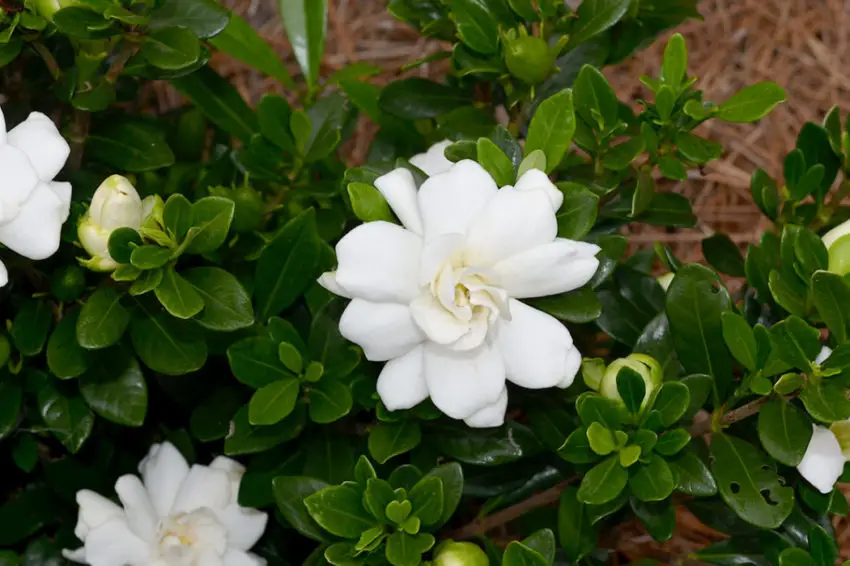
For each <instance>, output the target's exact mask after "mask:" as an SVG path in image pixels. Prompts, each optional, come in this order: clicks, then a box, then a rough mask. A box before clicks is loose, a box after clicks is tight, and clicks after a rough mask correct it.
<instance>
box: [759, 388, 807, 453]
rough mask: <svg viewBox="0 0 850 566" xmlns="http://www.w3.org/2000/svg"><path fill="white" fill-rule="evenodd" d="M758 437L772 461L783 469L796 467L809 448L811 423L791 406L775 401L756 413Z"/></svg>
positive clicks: (763, 406) (785, 402)
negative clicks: (775, 461) (778, 463)
mask: <svg viewBox="0 0 850 566" xmlns="http://www.w3.org/2000/svg"><path fill="white" fill-rule="evenodd" d="M758 433H759V440H760V441H761V445H762V446H763V447H764V449H765V451H766V452H767V453H768V454H769V455H770V456H771V457H773V458H774V459H775V460H777V461H778V462H780V463H782V464H785V465H786V466H796V465H797V464H799V463H800V461H801V460H802V459H803V454H805V453H806V448H808V447H809V441H810V440H811V438H812V423H811V422H810V421H809V419H808V418H807V417H806V414H805V413H804V412H803V411H801V410H800V409H798V408H797V407H795V406H794V405H793V404H792V403H790V402H788V401H785V400H784V399H779V398H775V399H771V400H770V401H768V402H767V403H765V404H764V405H762V407H761V409H760V410H759V416H758Z"/></svg>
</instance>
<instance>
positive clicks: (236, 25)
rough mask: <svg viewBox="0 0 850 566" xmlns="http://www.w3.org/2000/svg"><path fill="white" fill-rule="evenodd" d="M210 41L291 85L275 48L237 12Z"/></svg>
mask: <svg viewBox="0 0 850 566" xmlns="http://www.w3.org/2000/svg"><path fill="white" fill-rule="evenodd" d="M210 43H212V45H213V47H215V48H216V49H218V50H219V51H222V52H224V53H227V54H228V55H230V56H231V57H233V58H235V59H238V60H239V61H242V62H243V63H246V64H248V65H250V66H252V67H254V68H255V69H257V70H258V71H260V72H262V73H264V74H266V75H269V76H271V77H274V78H275V79H277V80H278V81H279V82H281V83H282V84H284V85H286V86H290V87H291V86H292V85H293V82H292V77H290V76H289V71H287V70H286V66H285V65H284V64H283V61H282V60H281V59H280V57H279V56H278V54H277V53H276V52H275V50H274V49H273V48H272V47H271V46H270V45H269V44H268V43H266V42H265V40H263V38H261V37H260V36H259V35H258V34H257V32H256V31H255V30H254V28H253V27H252V26H251V24H249V23H248V22H247V21H245V20H244V19H243V18H241V17H239V16H238V15H237V14H231V15H230V23H228V24H227V27H226V28H224V31H222V32H221V33H219V34H218V35H216V36H215V37H214V38H212V39H211V40H210ZM262 122H263V120H261V122H260V124H261V127H262Z"/></svg>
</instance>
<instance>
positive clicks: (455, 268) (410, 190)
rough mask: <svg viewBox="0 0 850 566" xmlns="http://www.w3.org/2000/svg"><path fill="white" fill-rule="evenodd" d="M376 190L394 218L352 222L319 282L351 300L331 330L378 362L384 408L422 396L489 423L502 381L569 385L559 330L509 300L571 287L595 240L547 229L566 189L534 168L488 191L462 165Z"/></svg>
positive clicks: (565, 344)
mask: <svg viewBox="0 0 850 566" xmlns="http://www.w3.org/2000/svg"><path fill="white" fill-rule="evenodd" d="M375 186H376V187H377V189H378V190H379V191H380V192H381V194H382V195H383V196H384V198H385V199H386V200H387V202H388V203H389V205H390V207H391V208H392V209H393V211H394V212H395V214H396V216H398V218H399V219H400V220H401V222H402V224H403V227H402V226H398V225H396V224H391V223H389V222H383V221H376V222H369V223H366V224H363V225H361V226H358V227H357V228H355V229H354V230H352V231H351V232H349V233H348V234H346V235H345V236H344V237H343V238H342V239H341V240H340V241H339V243H338V244H337V246H336V253H337V259H338V262H339V266H338V268H337V270H336V271H334V272H328V273H325V274H324V275H322V277H321V278H320V280H319V282H320V283H321V284H322V285H323V286H324V287H325V288H327V289H328V290H330V291H331V292H333V293H336V294H337V295H340V296H343V297H347V298H351V299H352V301H351V303H350V304H349V305H348V307H347V308H346V310H345V312H344V313H343V315H342V318H341V320H340V332H341V333H342V335H343V336H345V337H346V338H348V339H349V340H351V341H352V342H354V343H356V344H358V345H360V346H361V347H362V348H363V352H364V354H365V356H366V358H367V359H369V360H372V361H386V362H387V364H386V365H385V366H384V368H383V370H382V372H381V374H380V376H379V378H378V385H377V387H378V393H379V394H380V396H381V400H382V401H383V403H384V405H386V407H387V409H389V410H391V411H395V410H399V409H408V408H410V407H413V406H415V405H417V404H418V403H420V402H422V401H424V400H425V399H427V398H428V397H430V398H431V400H432V401H433V402H434V404H435V405H436V406H437V407H438V408H439V409H440V410H441V411H443V412H444V413H445V414H447V415H448V416H450V417H452V418H454V419H463V420H465V421H466V423H467V424H468V425H470V426H473V427H488V426H498V425H500V424H501V423H502V422H503V421H504V416H505V408H506V407H507V402H508V398H507V389H506V387H505V380H506V379H507V380H509V381H511V382H513V383H515V384H517V385H520V386H522V387H527V388H532V389H539V388H546V387H555V386H557V387H567V386H569V385H570V384H571V383H572V382H573V379H574V377H575V375H576V372H577V371H578V369H579V366H580V365H581V354H580V353H579V351H578V350H577V349H576V348H575V347H574V346H573V341H572V338H571V336H570V333H569V332H568V331H567V329H566V328H565V327H564V325H563V324H561V323H560V322H559V321H557V320H556V319H555V318H553V317H551V316H549V315H548V314H545V313H543V312H541V311H539V310H537V309H534V308H532V307H530V306H528V305H526V304H525V303H523V302H521V301H520V299H530V298H534V297H543V296H546V295H553V294H556V293H562V292H566V291H570V290H573V289H577V288H578V287H581V286H582V285H584V284H585V283H587V282H588V280H590V278H591V277H592V276H593V274H594V273H595V272H596V268H597V267H598V265H599V261H598V260H597V259H596V257H594V256H595V255H596V253H597V252H598V251H599V247H598V246H596V245H594V244H589V243H585V242H576V241H573V240H567V239H564V238H557V237H556V235H557V231H558V226H557V222H556V220H555V211H556V210H557V209H558V207H560V205H561V202H562V200H563V197H562V196H561V195H560V191H558V189H557V188H556V187H554V185H553V184H552V182H551V181H549V178H548V177H547V176H546V175H545V174H544V173H543V172H542V171H536V170H533V171H529V172H528V173H526V174H525V175H523V177H522V178H521V179H520V180H519V181H518V182H517V184H516V187H511V186H506V187H502V188H501V189H499V188H498V187H497V186H496V183H495V182H494V181H493V179H492V178H491V177H490V175H489V174H488V173H487V172H486V171H485V170H484V168H483V167H481V165H479V164H478V163H476V162H474V161H469V160H464V161H460V162H458V163H456V164H454V165H452V166H451V167H450V168H449V169H448V170H447V171H445V172H443V173H440V174H437V175H434V176H432V177H430V178H428V179H427V180H426V181H425V182H424V183H423V184H422V187H421V188H420V189H419V190H418V191H417V189H416V184H415V182H414V179H413V175H412V174H411V173H410V171H408V170H407V169H395V170H394V171H391V172H390V173H388V174H386V175H384V176H382V177H380V178H378V179H377V180H376V181H375ZM555 193H557V195H556V194H555ZM558 197H561V198H558Z"/></svg>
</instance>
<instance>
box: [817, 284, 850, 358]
mask: <svg viewBox="0 0 850 566" xmlns="http://www.w3.org/2000/svg"><path fill="white" fill-rule="evenodd" d="M812 299H813V300H814V303H815V307H817V309H818V313H820V316H821V318H822V319H823V321H824V322H825V323H826V325H827V327H828V328H829V334H830V336H831V337H833V338H835V340H836V341H837V342H838V343H839V344H842V343H844V342H846V341H847V339H848V338H850V286H848V285H847V281H846V280H845V279H844V278H843V277H841V276H839V275H835V274H833V273H829V272H826V271H817V272H815V274H814V276H813V277H812Z"/></svg>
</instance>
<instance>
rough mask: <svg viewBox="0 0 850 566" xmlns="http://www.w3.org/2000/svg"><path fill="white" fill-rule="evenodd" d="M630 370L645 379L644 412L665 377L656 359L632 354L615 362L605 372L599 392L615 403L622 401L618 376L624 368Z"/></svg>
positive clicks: (641, 407)
mask: <svg viewBox="0 0 850 566" xmlns="http://www.w3.org/2000/svg"><path fill="white" fill-rule="evenodd" d="M626 367H627V368H629V369H632V370H634V371H635V372H637V374H638V375H640V376H641V377H642V378H643V383H644V385H645V386H646V392H645V393H644V396H643V401H642V402H641V405H640V409H641V411H643V410H644V409H645V408H646V405H647V403H649V400H650V398H651V397H652V394H653V392H654V391H655V389H656V388H658V387H659V386H660V385H661V381H662V379H663V375H662V372H661V365H660V364H659V363H658V362H657V361H655V359H654V358H652V357H650V356H647V355H645V354H631V355H629V356H628V357H626V358H620V359H618V360H614V361H613V362H611V364H610V365H609V366H608V368H607V369H606V370H605V375H604V376H603V377H602V385H601V386H600V388H599V392H600V393H601V394H602V395H603V396H605V397H607V398H609V399H614V400H615V401H622V400H623V398H622V397H620V392H619V391H618V390H617V374H619V373H620V370H621V369H623V368H626Z"/></svg>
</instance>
